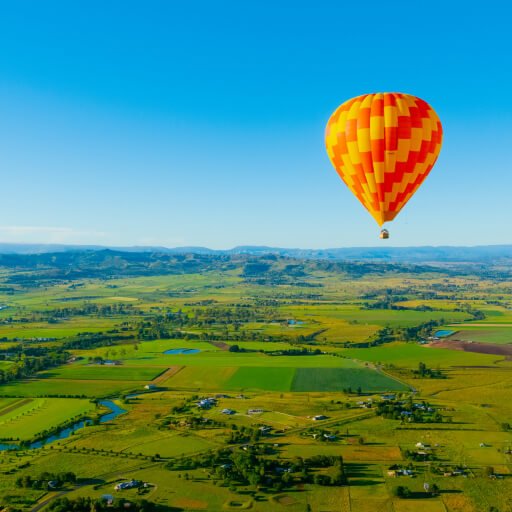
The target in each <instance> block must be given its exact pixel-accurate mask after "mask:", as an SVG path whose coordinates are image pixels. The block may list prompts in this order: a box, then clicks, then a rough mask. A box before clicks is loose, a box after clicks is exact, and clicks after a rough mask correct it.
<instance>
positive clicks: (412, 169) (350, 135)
mask: <svg viewBox="0 0 512 512" xmlns="http://www.w3.org/2000/svg"><path fill="white" fill-rule="evenodd" d="M442 142H443V129H442V126H441V121H439V118H438V117H437V114H436V113H435V111H434V109H433V108H432V107H431V106H430V105H429V104H428V103H427V102H425V101H423V100H422V99H420V98H417V97H416V96H411V95H410V94H401V93H378V94H365V95H364V96H358V97H357V98H353V99H351V100H349V101H347V102H345V103H343V104H342V105H340V106H339V107H338V108H337V109H336V111H335V112H334V114H332V116H331V118H330V119H329V122H328V123H327V127H326V130H325V144H326V147H327V154H328V155H329V158H330V160H331V162H332V164H333V166H334V168H335V169H336V172H337V173H338V174H339V175H340V177H341V179H342V180H343V181H344V182H345V184H346V185H347V186H348V187H349V189H350V190H351V191H352V193H353V194H354V195H355V196H356V197H357V198H358V199H359V201H360V202H361V203H362V204H363V206H364V207H365V208H366V209H367V210H368V211H369V212H370V214H371V215H372V216H373V218H374V219H375V220H376V221H377V223H378V224H379V226H382V224H383V223H384V222H386V221H390V220H393V219H394V218H395V216H396V215H397V214H398V212H399V211H400V210H401V209H402V208H403V207H404V205H405V204H406V203H407V201H408V200H409V199H410V198H411V197H412V195H413V194H414V192H416V190H417V189H418V187H419V186H420V185H421V183H423V180H424V179H425V178H426V177H427V175H428V173H429V172H430V170H431V169H432V167H433V166H434V164H435V162H436V159H437V157H438V155H439V152H440V151H441V144H442Z"/></svg>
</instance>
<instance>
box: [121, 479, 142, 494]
mask: <svg viewBox="0 0 512 512" xmlns="http://www.w3.org/2000/svg"><path fill="white" fill-rule="evenodd" d="M140 484H141V483H140V482H139V481H138V480H130V481H129V482H121V483H120V484H117V485H116V486H115V487H114V489H115V490H116V491H122V490H124V489H134V488H135V487H139V486H140Z"/></svg>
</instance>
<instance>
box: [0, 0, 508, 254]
mask: <svg viewBox="0 0 512 512" xmlns="http://www.w3.org/2000/svg"><path fill="white" fill-rule="evenodd" d="M510 14H511V12H510V8H509V7H507V4H506V3H505V2H500V3H493V2H486V3H485V4H479V5H478V6H476V4H475V8H472V7H471V4H470V3H468V2H464V3H463V2H446V1H445V2H429V3H428V4H427V3H423V2H422V3H414V2H365V3H364V5H363V4H362V3H358V2H347V5H343V2H314V3H313V2H311V3H309V5H308V3H301V2H265V1H262V2H254V3H249V2H215V3H214V2H194V3H192V2H171V1H162V2H157V1H146V2H130V1H122V2H121V1H119V2H116V1H109V2H104V1H102V2H97V1H88V2H85V1H83V2H82V1H76V2H56V1H51V0H49V1H48V2H26V1H23V0H21V1H19V2H10V3H7V4H5V5H4V6H3V7H2V16H1V17H0V45H1V48H2V51H1V52H0V112H1V115H0V172H1V176H2V187H3V194H2V201H1V203H0V209H1V220H0V241H4V242H22V241H24V242H52V243H54V242H60V243H86V244H88V243H99V244H109V245H140V244H144V245H165V246H181V245H203V246H208V247H212V248H229V247H232V246H234V245H247V244H251V245H272V246H281V247H304V248H322V247H324V248H325V247H344V246H375V245H378V244H379V243H381V242H380V241H379V240H378V238H377V236H378V232H379V229H378V226H377V224H376V223H375V222H374V220H373V219H372V218H371V216H370V215H369V214H368V213H367V212H366V210H364V208H363V207H362V206H361V205H360V204H359V203H358V202H357V200H356V199H355V198H354V197H353V196H352V195H351V193H350V192H349V190H348V189H347V188H346V187H345V185H344V184H343V183H342V182H341V180H340V179H339V178H338V176H337V175H336V173H335V171H334V169H333V168H332V166H331V164H330V162H329V160H328V158H327V155H326V152H325V148H324V142H323V135H324V127H325V124H326V122H327V120H328V118H329V116H330V114H331V113H332V111H333V110H334V109H335V108H336V107H337V106H338V105H339V104H340V103H342V102H344V101H346V100H347V99H350V98H351V97H353V96H357V95H360V94H364V93H368V92H378V91H394V92H406V93H410V94H414V95H416V96H419V97H421V98H423V99H425V100H426V101H428V102H429V103H430V104H431V105H432V106H433V108H434V109H435V110H436V111H437V113H438V115H439V117H440V118H441V121H442V123H443V127H444V144H443V149H442V151H441V155H440V157H439V160H438V162H437V164H436V166H435V167H434V169H433V171H432V173H431V174H430V176H429V177H428V178H427V180H426V181H425V182H424V184H423V185H422V187H421V188H420V190H419V191H418V192H417V193H416V195H415V196H414V197H413V199H412V200H411V201H410V202H409V203H408V204H407V206H406V207H405V208H404V209H403V210H402V212H401V213H400V215H399V216H398V217H397V219H396V220H395V221H394V222H393V223H391V224H390V225H389V229H390V232H391V239H390V241H389V242H390V244H391V245H445V244H450V245H476V244H500V243H512V228H511V226H510V225H511V221H512V213H511V212H512V209H511V208H510V203H511V198H512V172H511V170H512V158H511V154H512V153H511V142H512V126H511V123H510V119H511V116H512V95H511V94H510V91H511V89H512V87H511V86H512V65H511V57H510V52H511V43H510V35H509V33H510V29H509V21H508V20H509V19H510ZM382 243H387V242H382Z"/></svg>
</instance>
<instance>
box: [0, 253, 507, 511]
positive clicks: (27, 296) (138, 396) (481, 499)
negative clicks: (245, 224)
mask: <svg viewBox="0 0 512 512" xmlns="http://www.w3.org/2000/svg"><path fill="white" fill-rule="evenodd" d="M38 258H39V259H38ZM59 258H62V259H63V261H64V262H63V263H62V265H63V266H64V267H59V264H60V263H59V261H60V260H59ZM151 258H153V259H151ZM155 258H156V259H155ZM13 261H14V263H12V262H11V260H9V261H8V262H7V263H5V262H4V267H2V269H1V273H0V276H1V277H0V281H2V280H3V283H0V305H1V306H4V308H3V309H0V338H3V339H2V340H1V343H0V445H2V446H4V449H3V450H2V451H0V471H2V472H3V478H2V480H1V482H0V504H2V505H4V506H10V507H11V509H13V510H20V511H22V512H26V511H29V510H32V509H33V508H34V507H35V506H36V504H37V503H38V501H42V500H45V499H49V498H50V499H51V498H52V496H53V495H54V494H52V492H53V491H51V490H48V489H47V488H44V486H43V487H41V486H36V487H27V486H25V487H24V486H23V485H24V484H23V482H26V481H27V477H28V476H31V478H37V477H38V475H40V474H41V473H43V472H45V471H47V472H52V471H53V472H55V471H57V472H66V471H72V472H73V473H75V474H76V476H77V478H78V481H77V485H76V487H75V486H70V485H67V484H65V483H63V484H62V487H60V488H59V489H61V490H65V491H68V492H67V493H66V496H67V497H68V498H69V499H76V498H80V497H90V498H94V499H100V497H101V496H102V495H108V494H112V493H113V487H114V485H116V484H117V483H119V482H120V481H126V480H130V479H132V478H133V479H136V480H140V481H142V482H147V483H148V487H146V488H141V489H139V490H137V489H128V490H126V491H122V492H120V493H116V496H122V497H123V498H126V499H128V500H136V499H138V498H139V497H144V498H145V499H147V500H148V501H150V502H152V503H154V504H155V505H157V506H158V507H160V510H176V509H178V510H194V509H195V510H197V509H202V510H212V511H216V510H239V509H251V510H254V511H256V512H257V511H267V510H270V511H278V510H284V509H285V508H286V509H287V510H292V511H293V510H296V511H302V510H311V511H314V512H320V511H324V512H330V511H333V512H334V511H338V510H344V511H347V512H348V511H354V512H358V511H363V512H364V511H366V510H368V511H369V510H376V509H382V510H389V511H393V510H394V511H408V510H426V511H431V510H432V511H437V510H439V511H446V512H460V511H468V512H471V511H480V510H485V511H487V510H491V507H494V509H495V510H498V511H505V510H508V509H507V507H508V506H509V505H508V499H507V496H510V495H512V483H511V480H510V477H509V475H511V474H512V459H511V457H512V455H511V450H510V446H509V445H510V440H511V439H512V438H511V434H512V432H511V430H512V427H511V425H512V405H510V404H512V400H511V396H510V389H512V371H511V370H512V363H511V358H510V356H509V355H508V352H507V350H509V348H507V347H508V346H509V344H511V343H512V339H511V338H510V337H511V336H512V312H511V310H510V308H511V306H512V289H511V288H510V285H509V284H508V283H510V282H511V281H512V273H510V274H506V273H505V274H504V270H503V268H501V267H500V268H499V269H494V268H486V269H485V271H481V267H478V268H477V267H475V268H474V269H471V270H468V268H467V267H461V268H459V267H457V266H456V265H453V266H450V265H447V266H445V267H442V268H434V267H428V266H422V267H414V266H410V265H403V266H401V265H398V264H393V265H388V264H385V263H382V264H380V263H379V264H373V263H371V264H366V263H361V264H359V263H344V262H341V263H336V262H329V263H326V262H318V261H315V260H299V259H292V258H281V257H278V256H275V257H274V256H272V257H266V256H262V257H258V258H255V257H245V256H233V257H229V258H227V257H219V258H216V257H209V256H208V257H207V256H205V257H203V256H197V255H191V254H189V255H180V256H179V257H178V256H163V255H159V256H150V255H138V254H136V253H134V254H133V255H132V256H130V259H124V256H123V255H122V253H120V254H117V255H116V256H115V257H114V258H112V257H111V256H107V255H102V254H100V253H95V252H94V251H93V252H91V253H84V254H81V253H79V252H77V253H76V254H73V255H67V256H64V255H60V256H58V255H57V256H55V257H52V258H43V257H37V256H35V257H26V258H25V259H24V257H19V259H18V260H17V259H16V258H14V259H13ZM70 261H71V263H70ZM9 262H11V263H9ZM113 262H115V263H113ZM155 262H156V263H157V264H155ZM13 264H15V267H12V266H9V265H13ZM70 265H71V266H72V267H73V268H74V269H76V270H77V271H79V272H78V273H69V272H66V273H62V272H60V270H61V268H66V269H68V268H69V267H70ZM480 272H481V273H480ZM494 275H496V276H497V277H496V278H495V277H493V276H494ZM438 330H449V331H454V333H453V334H452V335H450V336H447V337H443V338H442V339H441V340H438V339H436V336H435V333H436V332H437V331H438ZM482 346H485V347H486V349H485V350H483V349H481V347H482ZM499 347H502V349H501V351H500V348H499ZM503 347H505V351H504V352H503ZM511 353H512V352H511ZM207 398H209V399H211V401H210V402H204V400H206V399H207ZM104 400H111V401H112V403H114V404H115V407H118V408H120V410H121V412H123V414H120V415H117V416H116V415H114V416H115V417H114V418H113V419H109V420H108V421H107V420H105V421H99V418H100V417H102V415H106V413H107V412H108V410H109V409H108V407H106V406H104V405H101V404H100V403H99V402H100V401H104ZM85 418H88V419H89V420H90V422H89V423H88V425H87V426H86V427H82V428H78V429H77V430H75V431H74V432H73V433H72V434H69V435H67V436H65V437H61V438H59V439H53V440H52V442H51V443H49V444H46V445H44V443H43V446H42V447H38V448H35V449H30V448H29V446H30V443H32V442H34V441H35V440H38V439H41V438H44V437H45V436H47V435H50V433H52V434H55V433H58V432H60V429H62V428H64V427H65V426H66V425H70V424H73V423H76V422H77V421H80V420H83V419H85ZM7 445H10V447H11V448H13V445H16V446H17V447H18V449H11V450H6V449H5V447H6V446H7ZM418 446H419V447H418ZM7 447H8V446H7ZM27 447H28V448H27ZM422 447H423V448H422ZM0 448H1V446H0ZM322 456H323V457H325V458H323V459H319V457H322ZM340 457H341V459H340ZM340 461H341V462H340ZM425 462H428V464H425ZM242 468H243V469H242ZM256 468H257V471H256ZM406 469H407V471H411V473H412V476H410V475H409V474H407V475H406V476H404V473H403V470H406ZM491 471H492V472H491ZM425 482H427V483H429V484H430V485H431V486H434V485H435V487H434V489H438V490H437V491H436V492H431V493H426V492H425V489H424V487H423V484H424V483H425ZM345 484H346V485H345ZM398 486H402V487H403V488H406V489H407V496H406V497H404V496H399V495H397V490H396V488H397V487H398ZM59 492H60V491H59ZM401 492H402V491H401ZM173 507H174V508H173ZM43 510H44V508H43Z"/></svg>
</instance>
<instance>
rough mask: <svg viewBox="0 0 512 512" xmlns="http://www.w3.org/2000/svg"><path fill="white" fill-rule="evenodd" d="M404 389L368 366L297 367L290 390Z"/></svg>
mask: <svg viewBox="0 0 512 512" xmlns="http://www.w3.org/2000/svg"><path fill="white" fill-rule="evenodd" d="M349 387H350V388H352V390H354V391H355V390H356V389H358V388H359V387H360V388H361V389H362V391H364V392H373V391H405V390H407V389H409V388H408V386H406V385H405V384H402V383H401V382H398V381H397V380H395V379H393V378H391V377H389V376H387V375H384V374H383V373H380V372H377V371H375V370H371V369H369V368H297V370H296V371H295V375H294V377H293V381H292V385H291V390H292V391H343V390H344V389H347V388H349Z"/></svg>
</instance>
